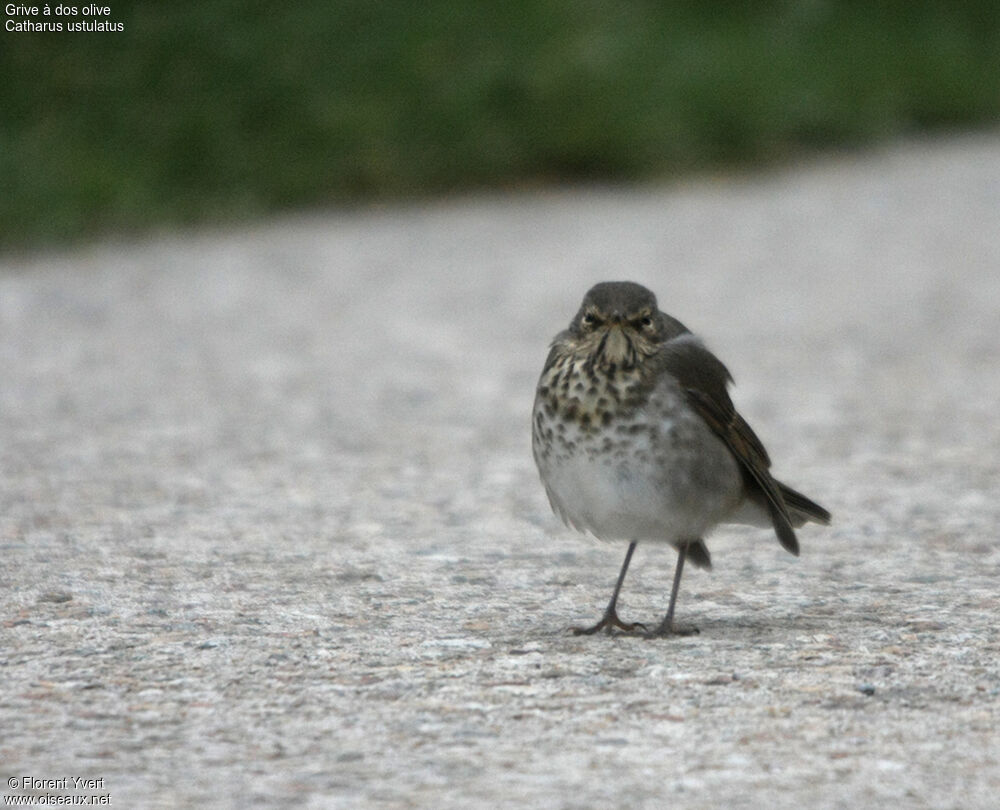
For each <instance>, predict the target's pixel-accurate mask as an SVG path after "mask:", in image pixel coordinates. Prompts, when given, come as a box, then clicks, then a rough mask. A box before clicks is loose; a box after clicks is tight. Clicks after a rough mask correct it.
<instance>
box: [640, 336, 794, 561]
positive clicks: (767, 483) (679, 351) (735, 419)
mask: <svg viewBox="0 0 1000 810" xmlns="http://www.w3.org/2000/svg"><path fill="white" fill-rule="evenodd" d="M659 357H660V362H662V363H663V367H664V369H665V370H666V371H667V372H668V373H670V374H672V375H673V376H674V377H675V378H676V379H677V381H678V383H680V386H681V388H682V389H683V390H684V394H685V395H686V397H687V399H688V402H689V403H690V404H691V406H692V407H693V408H694V409H695V411H696V412H697V413H698V414H699V415H700V416H701V418H702V419H704V420H705V423H706V424H707V425H708V426H709V427H710V428H711V429H712V431H713V432H714V433H715V434H716V435H717V436H718V437H719V438H720V439H722V441H723V442H725V444H726V447H728V448H729V451H730V452H731V453H732V454H733V456H734V458H735V459H736V460H737V461H738V462H739V464H740V467H741V469H742V470H743V472H744V478H745V480H747V483H748V485H749V486H748V489H749V490H750V493H749V494H750V495H751V497H754V496H758V498H759V499H760V500H762V501H763V502H764V504H765V505H766V507H767V509H768V511H769V512H770V514H771V520H772V521H773V523H774V531H775V533H776V534H777V535H778V540H779V541H780V542H781V545H782V546H784V547H785V549H787V550H788V551H790V552H791V553H792V554H798V553H799V542H798V539H797V538H796V537H795V531H794V530H793V529H792V523H791V518H790V517H789V514H788V507H787V506H786V504H785V500H784V498H783V496H782V494H781V490H780V489H779V488H778V485H777V483H776V482H775V480H774V478H772V477H771V473H770V472H769V467H770V466H771V459H770V457H769V456H768V455H767V450H765V449H764V445H763V444H761V441H760V439H758V438H757V434H756V433H754V432H753V430H752V429H751V427H750V425H748V424H747V423H746V420H744V419H743V417H742V416H740V415H739V413H737V412H736V408H735V407H734V406H733V401H732V400H731V399H730V398H729V392H728V391H727V390H726V388H727V386H728V384H729V383H730V382H732V376H731V375H730V373H729V370H728V369H727V368H726V367H725V366H724V365H723V364H722V362H721V361H720V360H719V359H718V358H717V357H716V356H715V355H714V354H712V353H711V352H710V351H709V350H708V349H706V348H705V346H704V344H702V342H701V341H700V340H698V338H696V337H695V336H694V335H692V334H690V333H688V334H683V335H680V336H678V337H676V338H674V339H672V340H668V341H667V342H666V343H664V344H663V347H662V349H661V351H660V355H659ZM755 490H756V491H755Z"/></svg>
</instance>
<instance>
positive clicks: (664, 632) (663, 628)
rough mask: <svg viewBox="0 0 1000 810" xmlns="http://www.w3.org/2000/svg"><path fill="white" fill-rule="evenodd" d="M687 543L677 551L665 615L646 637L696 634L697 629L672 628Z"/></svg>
mask: <svg viewBox="0 0 1000 810" xmlns="http://www.w3.org/2000/svg"><path fill="white" fill-rule="evenodd" d="M687 551H688V547H687V543H684V544H683V545H682V546H681V547H680V549H678V551H677V568H676V569H675V570H674V586H673V588H671V589H670V605H669V606H668V607H667V615H666V616H665V617H664V619H663V621H662V622H660V626H659V627H657V628H656V629H655V630H654V631H653V632H651V633H648V634H647V635H648V636H649V637H650V638H655V637H657V636H690V635H693V634H695V633H697V632H698V628H697V627H691V628H684V629H680V628H677V627H674V607H675V606H676V604H677V592H678V591H679V590H680V588H681V574H683V573H684V559H685V558H686V557H687Z"/></svg>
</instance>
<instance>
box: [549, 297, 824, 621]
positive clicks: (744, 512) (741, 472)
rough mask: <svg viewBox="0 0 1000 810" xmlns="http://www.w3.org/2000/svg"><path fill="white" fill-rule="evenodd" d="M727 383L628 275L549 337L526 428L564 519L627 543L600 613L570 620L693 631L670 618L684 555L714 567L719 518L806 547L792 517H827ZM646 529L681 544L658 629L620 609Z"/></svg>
mask: <svg viewBox="0 0 1000 810" xmlns="http://www.w3.org/2000/svg"><path fill="white" fill-rule="evenodd" d="M730 382H732V377H731V376H730V374H729V371H728V370H727V369H726V367H725V366H724V365H723V364H722V363H721V362H720V361H719V360H718V359H717V358H716V357H715V355H713V354H712V353H711V352H710V351H709V350H708V349H706V348H705V346H704V344H703V343H702V342H701V340H699V339H698V338H697V337H696V336H695V335H693V334H692V333H691V332H690V331H689V330H688V329H687V327H685V326H684V324H682V323H681V322H680V321H678V320H676V319H675V318H672V317H671V316H669V315H667V314H665V313H663V312H660V311H659V309H658V307H657V303H656V296H654V295H653V293H652V292H650V291H649V290H647V289H646V288H645V287H643V286H641V285H639V284H635V283H632V282H628V281H621V282H603V283H601V284H597V285H595V286H594V287H592V288H591V289H590V291H589V292H588V293H587V294H586V296H584V299H583V304H582V305H581V306H580V310H579V311H578V312H577V314H576V315H575V316H574V317H573V320H572V322H571V323H570V325H569V328H568V329H567V330H565V331H564V332H560V333H559V334H558V335H557V336H556V338H555V340H554V341H553V342H552V348H551V350H550V351H549V356H548V359H547V360H546V361H545V367H544V369H543V370H542V376H541V378H540V379H539V381H538V389H537V392H536V395H535V405H534V410H533V413H532V431H531V437H532V450H533V453H534V457H535V463H536V464H537V465H538V471H539V473H540V475H541V479H542V483H543V484H544V485H545V491H546V493H547V494H548V496H549V502H550V503H551V504H552V509H553V510H554V511H555V512H556V513H557V514H558V515H559V516H560V517H562V519H563V520H564V521H565V522H566V524H567V525H569V526H571V527H573V528H575V529H577V530H579V531H589V532H591V533H592V534H594V535H595V536H596V537H598V538H600V539H602V540H625V541H627V542H628V543H629V546H628V551H627V552H626V553H625V561H624V563H623V564H622V567H621V571H620V573H619V574H618V581H617V582H616V583H615V589H614V592H613V593H612V595H611V601H610V602H609V603H608V606H607V609H606V610H605V611H604V616H603V617H602V618H601V620H600V621H599V622H597V624H595V625H593V626H592V627H585V628H579V627H578V628H574V632H576V633H584V634H591V633H596V632H597V631H598V630H601V629H605V630H606V631H607V632H609V633H610V632H611V631H612V629H613V628H618V629H620V630H623V631H625V632H638V633H643V634H645V635H648V636H664V635H673V634H679V633H685V632H697V631H696V630H690V631H684V630H680V629H678V628H676V627H675V626H674V607H675V605H676V602H677V592H678V589H679V587H680V583H681V574H682V573H683V571H684V562H685V560H690V561H691V563H692V564H694V565H696V566H699V567H701V568H710V567H711V564H712V563H711V557H710V556H709V553H708V548H707V546H706V545H705V540H704V536H705V534H706V533H707V532H709V531H710V530H711V529H712V528H714V527H715V526H717V525H718V524H720V523H744V524H749V525H752V526H765V527H767V526H773V527H774V532H775V534H776V535H777V537H778V541H779V542H780V543H781V545H782V546H783V547H784V548H785V549H786V550H787V551H790V552H791V553H792V554H795V555H798V553H799V543H798V540H797V539H796V537H795V528H797V527H799V526H801V525H802V524H803V523H805V522H807V521H813V522H816V523H823V524H828V523H829V522H830V513H829V512H827V511H826V510H825V509H824V508H823V507H822V506H820V505H819V504H817V503H815V502H813V501H811V500H810V499H809V498H807V497H806V496H805V495H802V494H801V493H799V492H796V491H795V490H794V489H792V488H791V487H788V486H785V485H784V484H782V483H781V482H780V481H777V480H775V479H774V478H773V477H772V476H771V473H770V466H771V460H770V458H769V457H768V454H767V451H766V450H765V449H764V446H763V445H762V444H761V442H760V439H758V438H757V436H756V435H755V434H754V432H753V430H751V429H750V425H748V424H747V423H746V421H745V420H744V419H743V417H742V416H740V415H739V413H737V412H736V409H735V407H734V406H733V403H732V400H731V399H730V398H729V393H728V391H727V387H728V385H729V383H730ZM640 541H657V542H667V543H670V544H671V545H672V546H674V547H675V548H676V549H677V552H678V556H677V567H676V569H675V572H674V582H673V587H672V589H671V593H670V604H669V607H668V608H667V615H666V617H665V618H664V619H663V621H662V622H661V623H660V624H659V626H658V627H657V628H656V629H655V630H653V631H651V632H647V630H646V628H645V626H644V625H642V624H640V623H638V622H635V623H626V622H623V621H622V620H621V619H620V618H619V617H618V613H617V611H616V605H617V602H618V594H619V592H620V591H621V588H622V583H623V582H624V581H625V574H626V572H627V571H628V566H629V562H630V561H631V559H632V553H633V552H634V551H635V547H636V544H637V543H639V542H640Z"/></svg>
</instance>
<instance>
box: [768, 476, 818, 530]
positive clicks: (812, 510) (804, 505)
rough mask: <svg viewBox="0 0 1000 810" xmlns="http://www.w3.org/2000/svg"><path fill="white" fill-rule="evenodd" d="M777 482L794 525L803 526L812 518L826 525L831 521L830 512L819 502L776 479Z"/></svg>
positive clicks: (815, 521)
mask: <svg viewBox="0 0 1000 810" xmlns="http://www.w3.org/2000/svg"><path fill="white" fill-rule="evenodd" d="M775 483H776V484H777V485H778V489H779V490H781V497H782V498H784V501H785V506H787V507H788V514H789V517H791V519H792V525H793V526H796V527H798V526H801V525H802V524H803V523H806V522H808V521H810V520H811V521H813V522H814V523H822V524H823V525H824V526H826V525H828V524H829V523H830V513H829V512H827V511H826V510H825V509H824V508H823V507H822V506H820V505H819V504H818V503H816V502H815V501H811V500H809V498H807V497H806V496H805V495H803V494H802V493H801V492H796V491H795V490H794V489H792V488H791V487H789V486H786V485H785V484H782V483H781V482H780V481H775Z"/></svg>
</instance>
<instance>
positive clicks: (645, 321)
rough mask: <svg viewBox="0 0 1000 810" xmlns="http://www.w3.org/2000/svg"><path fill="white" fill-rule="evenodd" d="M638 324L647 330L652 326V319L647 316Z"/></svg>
mask: <svg viewBox="0 0 1000 810" xmlns="http://www.w3.org/2000/svg"><path fill="white" fill-rule="evenodd" d="M639 323H641V324H642V325H643V326H645V327H647V328H648V327H650V326H652V325H653V319H652V318H650V317H649V316H648V315H647V316H646V317H645V318H643V319H642V320H641V321H639Z"/></svg>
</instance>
